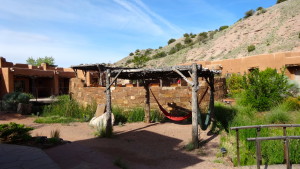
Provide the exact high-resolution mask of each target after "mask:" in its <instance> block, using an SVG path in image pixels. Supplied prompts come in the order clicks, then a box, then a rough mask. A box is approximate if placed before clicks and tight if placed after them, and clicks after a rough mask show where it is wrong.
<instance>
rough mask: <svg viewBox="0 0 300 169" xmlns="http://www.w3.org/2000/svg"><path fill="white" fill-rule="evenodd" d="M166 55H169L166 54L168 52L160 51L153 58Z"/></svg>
mask: <svg viewBox="0 0 300 169" xmlns="http://www.w3.org/2000/svg"><path fill="white" fill-rule="evenodd" d="M165 56H167V54H166V52H164V51H163V52H159V53H157V54H155V55H153V56H152V58H153V59H158V58H162V57H165Z"/></svg>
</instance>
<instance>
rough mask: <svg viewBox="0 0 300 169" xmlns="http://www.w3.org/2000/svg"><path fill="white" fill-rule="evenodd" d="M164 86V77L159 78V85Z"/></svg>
mask: <svg viewBox="0 0 300 169" xmlns="http://www.w3.org/2000/svg"><path fill="white" fill-rule="evenodd" d="M162 86H163V81H162V79H159V87H162Z"/></svg>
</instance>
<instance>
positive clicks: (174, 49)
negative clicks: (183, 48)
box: [169, 47, 177, 55]
mask: <svg viewBox="0 0 300 169" xmlns="http://www.w3.org/2000/svg"><path fill="white" fill-rule="evenodd" d="M176 52H177V50H176V48H175V47H172V48H171V49H170V51H169V55H172V54H174V53H176Z"/></svg>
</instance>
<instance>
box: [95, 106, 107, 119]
mask: <svg viewBox="0 0 300 169" xmlns="http://www.w3.org/2000/svg"><path fill="white" fill-rule="evenodd" d="M105 108H106V105H105V104H98V105H97V109H96V113H95V115H94V117H99V116H101V115H103V114H104V112H105Z"/></svg>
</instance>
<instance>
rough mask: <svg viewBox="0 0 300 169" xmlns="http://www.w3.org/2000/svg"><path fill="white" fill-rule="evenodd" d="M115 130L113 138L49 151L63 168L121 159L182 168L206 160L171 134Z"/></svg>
mask: <svg viewBox="0 0 300 169" xmlns="http://www.w3.org/2000/svg"><path fill="white" fill-rule="evenodd" d="M153 125H156V124H150V125H147V126H145V127H142V128H138V129H134V130H131V131H128V132H119V133H115V136H114V137H113V138H93V139H87V140H81V141H76V142H73V143H71V144H67V145H62V146H58V147H55V148H51V149H48V150H46V153H47V154H48V155H50V157H51V158H52V159H53V160H54V161H55V162H56V163H58V164H59V165H60V167H61V168H64V169H65V168H66V169H69V168H116V166H115V165H114V164H113V163H114V162H115V161H116V160H117V159H120V160H121V161H122V162H123V163H124V164H125V165H126V166H128V168H130V169H134V168H136V169H143V168H145V169H147V168H155V169H160V168H161V169H165V168H172V169H181V168H186V167H188V166H193V165H195V164H198V163H200V162H202V161H203V160H201V159H199V158H197V157H196V156H194V155H191V154H188V153H186V152H185V151H184V150H182V148H180V147H179V144H180V143H181V142H182V140H179V139H176V138H171V137H167V136H164V135H161V134H157V133H154V132H151V131H145V130H143V129H144V128H147V127H150V126H153Z"/></svg>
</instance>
